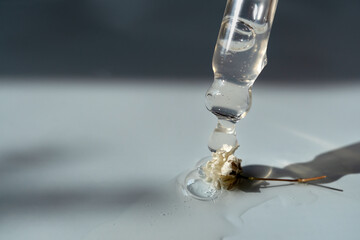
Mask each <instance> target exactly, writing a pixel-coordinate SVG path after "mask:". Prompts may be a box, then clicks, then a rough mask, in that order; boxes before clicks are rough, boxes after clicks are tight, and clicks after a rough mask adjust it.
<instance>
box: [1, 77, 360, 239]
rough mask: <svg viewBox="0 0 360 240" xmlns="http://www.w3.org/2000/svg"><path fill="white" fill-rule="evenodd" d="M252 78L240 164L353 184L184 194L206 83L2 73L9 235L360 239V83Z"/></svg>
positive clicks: (5, 235)
mask: <svg viewBox="0 0 360 240" xmlns="http://www.w3.org/2000/svg"><path fill="white" fill-rule="evenodd" d="M255 87H256V91H254V94H256V96H255V97H254V101H255V102H254V105H253V109H252V110H251V112H250V113H249V115H248V116H247V118H246V119H244V120H242V121H241V122H240V124H239V127H238V129H237V132H238V135H239V143H240V148H239V151H238V153H237V154H238V156H239V157H241V158H242V159H243V160H244V161H243V165H244V170H246V172H247V173H249V174H260V175H266V174H268V175H269V174H270V175H271V176H278V177H306V175H310V177H312V176H318V175H321V174H319V173H326V175H328V178H327V179H326V180H325V181H324V182H323V183H325V184H324V186H329V187H333V188H340V189H343V190H344V192H338V191H335V190H331V189H327V188H323V187H319V186H314V185H301V184H300V185H299V184H295V185H294V184H290V185H286V186H278V185H276V184H275V183H271V184H270V185H264V184H257V185H255V186H252V185H244V186H242V187H243V188H242V190H238V191H234V192H228V193H225V194H224V195H222V197H221V198H219V199H218V200H216V201H215V202H208V203H204V202H201V201H197V200H195V199H188V198H186V197H184V196H183V195H182V194H181V192H178V190H179V188H176V187H175V186H176V180H175V179H174V177H175V176H177V175H178V174H180V173H182V172H184V171H186V170H187V169H188V168H190V167H192V166H193V164H194V162H195V161H196V160H198V159H200V158H201V157H202V156H206V155H208V154H209V152H208V150H207V139H208V137H209V134H210V132H211V130H212V128H213V125H214V124H215V122H216V120H215V118H214V117H212V116H211V114H209V113H208V112H207V110H206V109H205V107H204V103H203V101H204V100H203V93H204V91H205V90H206V86H205V84H204V86H202V85H194V84H189V85H177V86H175V85H168V86H166V85H164V84H162V85H160V84H159V85H156V84H155V85H151V86H150V85H148V86H140V85H136V84H134V85H126V84H115V83H108V84H85V83H84V84H81V83H78V84H60V83H59V84H40V83H39V84H34V83H32V84H30V83H28V84H26V83H17V84H11V83H2V84H1V87H0V121H1V124H0V239H7V240H11V239H36V240H41V239H49V236H51V239H64V238H66V239H70V240H71V239H74V240H75V239H76V240H78V239H105V240H107V239H123V238H122V237H124V236H128V237H129V239H141V238H140V236H144V238H146V239H151V238H153V239H161V237H160V238H159V237H157V236H163V237H164V238H165V239H166V237H167V238H168V237H169V236H172V237H173V239H184V238H185V239H186V238H189V239H193V238H194V236H199V237H198V238H200V239H203V238H205V239H220V237H224V239H248V238H252V239H266V238H269V236H270V237H271V238H277V239H288V238H289V236H291V237H292V239H309V238H313V237H314V238H315V237H316V238H319V239H323V238H325V237H326V238H329V239H334V238H340V237H342V238H344V239H356V237H357V235H359V234H360V230H359V229H358V227H357V226H358V225H359V220H358V219H360V218H359V217H360V208H359V200H360V191H359V188H358V186H357V183H358V182H359V180H360V179H359V178H360V177H359V174H358V173H359V172H360V167H359V166H360V163H359V159H360V158H359V152H360V143H359V141H360V140H359V134H358V133H359V131H358V129H359V127H358V122H359V121H358V120H359V119H360V111H359V109H358V106H357V105H356V104H354V103H358V102H360V96H359V94H358V92H359V90H360V85H359V84H353V85H351V86H350V85H347V86H341V87H339V86H334V87H332V86H327V87H326V88H324V87H322V88H313V89H306V88H301V87H299V86H297V87H292V86H288V87H283V88H275V87H269V86H262V85H260V83H259V84H258V85H257V86H255ZM356 108H357V109H356ZM333 109H337V114H336V115H334V114H333ZM305 110H306V112H307V114H306V115H304V114H303V113H304V112H305ZM190 116H191V117H190ZM279 126H281V127H279ZM289 129H291V130H293V132H291V131H289ZM294 131H296V132H298V133H300V134H308V135H309V136H311V139H320V140H322V142H319V141H312V140H311V139H309V138H306V137H301V136H299V135H296V134H294ZM303 136H304V135H303ZM324 143H330V144H324ZM180 178H181V176H180ZM275 186H277V187H275ZM184 201H185V202H184ZM151 224H152V225H151ZM207 224H209V226H210V227H209V226H207ZM132 229H133V230H134V231H132ZM204 229H208V231H205V230H204ZM304 229H307V231H304ZM135 230H136V231H135ZM186 230H187V231H186ZM134 234H135V235H134ZM157 234H158V235H157ZM310 236H311V237H310ZM130 237H132V238H130ZM181 237H183V238H181Z"/></svg>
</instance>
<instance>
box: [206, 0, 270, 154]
mask: <svg viewBox="0 0 360 240" xmlns="http://www.w3.org/2000/svg"><path fill="white" fill-rule="evenodd" d="M276 6H277V0H228V1H227V4H226V8H225V13H224V17H223V20H222V23H221V27H220V31H219V35H218V39H217V43H216V47H215V51H214V55H213V61H212V66H213V71H214V82H213V84H212V85H211V87H210V88H209V89H208V91H207V93H206V107H207V109H208V110H209V111H211V112H212V113H213V114H215V115H216V116H217V117H218V118H219V120H222V121H219V123H218V126H217V128H216V129H215V131H214V133H213V135H212V136H211V138H210V142H209V148H210V150H212V151H215V150H216V149H218V148H219V147H221V145H222V144H229V145H233V146H234V145H236V144H237V141H236V135H235V134H236V133H235V132H234V131H232V132H231V134H230V133H229V131H228V129H230V128H235V127H229V126H225V125H226V124H225V125H224V124H223V123H224V120H225V121H230V122H232V123H235V122H237V121H239V120H240V119H242V118H244V117H245V116H246V114H247V113H248V111H249V110H250V107H251V101H252V99H251V98H252V96H251V87H252V85H253V84H254V82H255V80H256V78H257V77H258V76H259V74H260V72H261V71H262V69H263V68H264V67H265V65H266V64H267V57H266V50H267V45H268V41H269V36H270V30H271V26H272V23H273V19H274V15H275V10H276ZM227 125H229V124H227ZM219 136H220V137H219ZM221 136H222V137H221ZM222 139H223V140H222Z"/></svg>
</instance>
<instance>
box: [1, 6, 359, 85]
mask: <svg viewBox="0 0 360 240" xmlns="http://www.w3.org/2000/svg"><path fill="white" fill-rule="evenodd" d="M225 3H226V0H202V1H200V0H198V1H194V0H181V1H180V0H177V1H175V0H136V1H135V0H131V1H122V0H0V32H1V34H0V77H2V78H4V77H6V78H7V77H48V76H51V77H65V78H66V77H69V76H71V77H85V78H95V79H97V78H99V79H104V78H110V79H121V78H122V77H136V78H141V77H145V78H148V79H155V78H160V79H179V78H180V77H181V78H188V79H193V78H201V79H207V78H212V70H211V58H212V53H213V49H214V45H215V42H216V38H217V34H218V30H219V27H220V22H221V18H222V14H223V10H224V7H225ZM359 12H360V1H359V0H345V1H336V0H315V1H314V0H280V1H279V4H278V9H277V13H276V16H275V22H274V25H273V30H272V34H271V38H270V43H269V49H268V57H269V64H268V67H266V68H265V70H264V72H263V73H262V75H261V77H262V78H268V79H272V80H282V81H289V80H291V81H297V80H299V79H301V80H302V81H303V80H304V79H305V80H306V79H307V80H314V79H315V80H316V81H329V80H339V79H341V80H355V79H356V78H359V77H360V70H359V67H358V62H359V60H358V58H359V53H360V47H359V43H360V27H359V23H360V22H359Z"/></svg>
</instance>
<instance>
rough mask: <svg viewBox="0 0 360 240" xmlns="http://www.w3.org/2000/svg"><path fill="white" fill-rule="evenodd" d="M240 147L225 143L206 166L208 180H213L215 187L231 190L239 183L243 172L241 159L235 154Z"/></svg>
mask: <svg viewBox="0 0 360 240" xmlns="http://www.w3.org/2000/svg"><path fill="white" fill-rule="evenodd" d="M238 147H239V146H236V147H233V146H229V145H227V144H224V145H223V146H222V147H221V148H220V149H219V150H217V151H216V152H215V153H213V154H212V160H210V161H209V162H207V163H206V165H205V166H204V168H203V170H204V173H205V176H206V181H208V182H211V183H212V184H213V185H214V187H215V188H217V189H220V188H224V189H228V190H230V189H232V188H233V187H234V186H235V185H236V184H237V182H238V179H239V175H240V174H241V173H242V168H241V159H239V158H237V157H235V156H234V152H235V150H236V149H237V148H238Z"/></svg>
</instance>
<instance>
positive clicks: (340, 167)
mask: <svg viewBox="0 0 360 240" xmlns="http://www.w3.org/2000/svg"><path fill="white" fill-rule="evenodd" d="M243 170H244V173H245V174H246V175H248V176H256V177H268V178H283V177H291V178H311V177H317V176H324V175H325V176H326V178H325V179H321V180H318V181H316V182H314V184H313V183H312V184H313V185H318V184H326V183H331V182H335V181H337V180H338V179H340V178H342V177H344V176H345V175H348V174H356V173H360V142H359V143H355V144H352V145H349V146H345V147H342V148H339V149H336V150H333V151H329V152H326V153H323V154H320V155H318V156H317V157H315V158H314V159H313V160H312V161H309V162H304V163H294V164H290V165H288V166H286V167H284V168H276V167H271V166H265V165H249V166H244V167H243ZM269 185H270V184H269V183H266V182H262V181H261V182H260V181H256V182H253V181H247V180H244V181H243V182H242V183H241V184H240V185H239V189H241V190H242V191H245V192H260V188H263V187H269ZM288 185H293V183H289V184H281V185H277V186H288ZM319 186H321V185H319ZM334 190H337V189H334Z"/></svg>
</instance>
